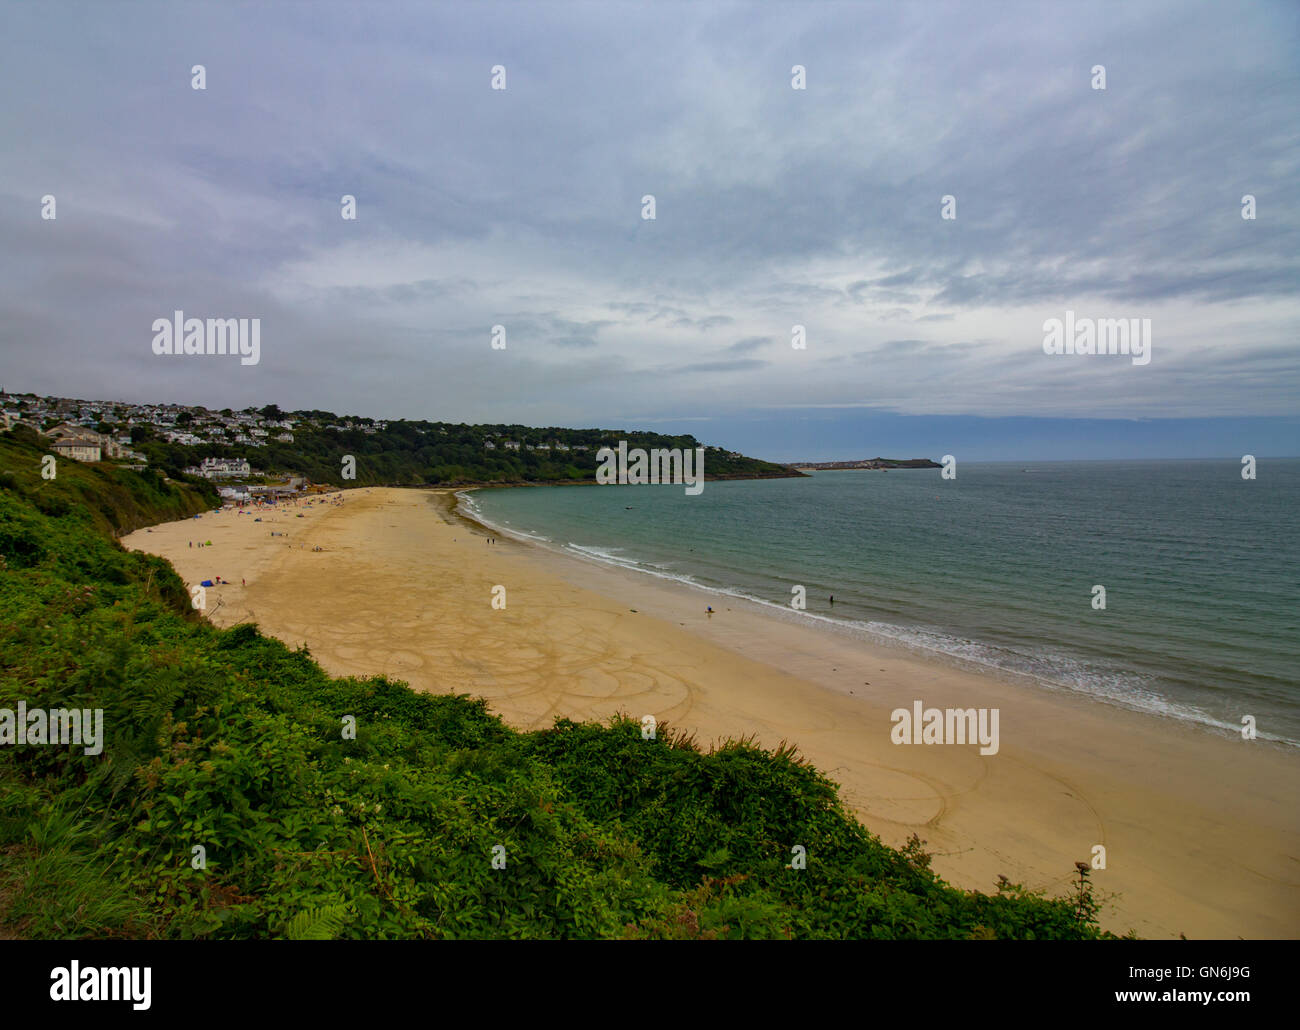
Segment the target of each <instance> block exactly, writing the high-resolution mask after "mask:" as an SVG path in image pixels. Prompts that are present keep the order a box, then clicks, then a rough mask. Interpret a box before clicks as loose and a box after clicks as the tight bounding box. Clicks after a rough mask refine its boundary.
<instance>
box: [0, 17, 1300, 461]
mask: <svg viewBox="0 0 1300 1030" xmlns="http://www.w3.org/2000/svg"><path fill="white" fill-rule="evenodd" d="M0 24H3V26H4V31H3V32H0V93H2V94H3V96H4V102H3V103H2V104H0V138H3V139H4V141H5V143H4V145H3V147H0V238H2V239H3V241H4V243H3V247H0V387H3V388H6V389H9V390H15V391H34V392H37V393H41V394H55V395H63V396H76V397H83V398H94V399H113V400H126V401H155V402H175V403H186V404H204V405H207V406H209V407H215V408H221V407H234V408H239V407H244V406H246V405H258V406H261V405H263V404H267V403H272V402H274V403H277V404H279V405H280V406H281V407H282V408H285V409H286V410H292V409H300V408H321V409H326V410H330V411H335V412H338V413H341V414H358V415H367V416H371V417H377V418H390V419H392V418H411V419H417V418H424V419H431V420H440V421H452V422H472V423H473V422H491V423H499V422H507V423H524V424H529V425H541V426H550V425H558V426H572V427H590V426H600V427H604V428H629V429H652V430H661V431H665V432H692V433H695V434H696V435H697V436H698V437H700V439H702V440H704V441H706V442H708V443H713V444H718V445H722V446H726V447H729V448H733V449H737V450H741V451H744V452H746V453H749V454H754V455H755V456H758V457H764V458H769V459H772V460H796V459H798V460H817V459H823V460H831V459H844V458H857V457H873V456H875V455H877V454H882V455H885V456H891V457H921V456H928V457H938V456H939V455H940V454H942V453H952V454H955V455H958V456H960V457H961V458H966V459H969V460H1001V459H1005V460H1019V459H1032V460H1050V459H1052V458H1105V457H1175V458H1177V457H1203V456H1232V455H1240V454H1243V453H1254V454H1257V455H1296V454H1300V361H1298V360H1297V350H1298V349H1300V348H1298V342H1300V200H1298V199H1297V191H1298V190H1300V117H1298V116H1297V112H1300V4H1297V3H1295V2H1293V0H1287V2H1277V3H1270V2H1263V0H1261V2H1245V3H1241V4H1230V5H1229V4H1219V3H1196V2H1186V0H1178V2H1168V3H1165V2H1142V0H1139V2H1127V3H1118V4H1107V3H1089V4H1078V5H1069V6H1067V5H1064V4H1061V5H1057V4H1044V3H1041V2H1035V3H1030V4H1024V5H1019V4H1016V3H997V4H991V3H959V4H945V3H938V2H925V3H906V4H896V3H888V4H885V3H881V4H877V3H851V4H841V3H823V2H817V0H811V2H800V3H789V4H786V3H777V2H772V3H692V4H677V3H669V2H656V3H650V4H639V3H638V4H633V3H619V2H606V3H530V4H521V3H506V4H488V3H473V4H471V3H468V2H465V3H445V4H442V3H428V2H425V3H418V4H396V3H383V2H379V3H373V4H364V5H362V4H349V5H335V4H330V3H313V4H291V3H274V4H250V5H244V4H239V3H221V4H199V3H187V2H184V0H179V2H174V3H167V4H151V3H123V4H102V3H86V4H65V3H59V2H57V0H56V2H45V3H40V4H37V3H22V2H11V0H0ZM196 65H202V66H203V74H204V82H203V85H204V86H205V88H203V89H195V88H193V87H194V73H193V68H194V66H196ZM796 65H798V66H801V67H802V68H803V79H804V82H803V84H804V85H805V87H806V88H803V89H795V88H792V86H793V83H794V78H795V75H794V72H793V69H794V67H795V66H796ZM1099 65H1100V66H1102V67H1104V69H1105V72H1104V74H1105V88H1104V89H1098V88H1094V87H1095V86H1096V85H1097V83H1098V79H1097V73H1096V72H1095V71H1094V69H1095V68H1096V66H1099ZM498 66H499V67H500V68H502V69H504V86H505V88H504V89H494V88H493V78H494V71H493V69H494V68H495V67H498ZM497 84H498V85H500V84H501V77H500V75H499V74H497ZM344 195H348V196H352V197H354V198H355V210H356V217H355V219H345V218H344V217H343V204H342V198H343V196H344ZM1246 195H1250V196H1251V197H1253V198H1254V207H1255V210H1254V214H1255V217H1254V218H1252V219H1246V218H1243V217H1242V213H1243V197H1244V196H1246ZM47 196H52V197H54V198H55V212H54V213H55V217H54V218H52V219H51V218H48V217H42V214H43V211H45V212H46V213H48V204H47V202H46V201H45V200H44V198H45V197H47ZM646 196H653V197H654V209H655V210H654V215H655V217H654V218H653V219H648V218H645V217H643V214H644V213H645V212H646V205H645V202H644V201H643V198H644V197H646ZM945 197H951V198H953V201H952V202H950V204H949V211H948V213H949V214H953V213H955V217H950V218H944V217H943V214H944V198H945ZM177 310H181V311H183V312H184V313H185V316H186V317H196V318H201V319H206V318H250V319H251V318H258V319H260V326H261V346H260V356H259V360H258V362H257V364H255V365H244V364H241V363H240V361H239V360H238V358H232V357H230V356H225V355H175V354H156V353H154V349H153V347H152V341H153V339H154V335H155V334H154V330H153V323H154V321H155V320H156V319H159V318H165V319H171V318H172V317H173V312H175V311H177ZM1067 311H1070V312H1074V317H1075V318H1077V319H1084V318H1091V319H1149V320H1150V326H1151V331H1150V333H1151V334H1150V342H1151V346H1150V361H1149V362H1148V363H1146V364H1136V363H1134V362H1133V361H1132V360H1131V358H1130V357H1129V356H1125V355H1111V354H1092V355H1083V354H1047V353H1045V352H1044V347H1043V341H1044V335H1045V331H1044V325H1045V323H1046V322H1047V321H1048V320H1050V319H1054V318H1055V319H1062V320H1064V319H1065V318H1066V312H1067ZM494 326H503V327H504V328H505V340H504V342H505V346H504V347H503V348H501V347H496V348H494V347H493V346H492V342H493V341H492V330H493V327H494ZM794 326H802V327H803V330H804V343H805V346H804V347H802V348H798V347H795V346H793V345H792V342H794V334H793V327H794ZM499 342H500V338H498V343H499Z"/></svg>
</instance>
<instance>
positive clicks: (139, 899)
mask: <svg viewBox="0 0 1300 1030" xmlns="http://www.w3.org/2000/svg"><path fill="white" fill-rule="evenodd" d="M42 456H43V452H42V450H41V449H40V447H39V446H37V445H36V444H33V443H28V442H23V441H21V440H14V439H12V438H3V439H0V475H2V476H3V479H2V480H0V527H2V530H0V710H4V709H7V710H9V711H11V712H12V711H15V710H16V709H17V708H18V706H19V704H20V703H22V704H25V705H26V706H27V709H28V710H29V711H31V710H35V709H44V710H49V709H56V708H57V709H70V708H78V709H102V711H103V719H104V733H103V739H102V746H103V750H102V753H99V754H87V753H86V752H85V749H84V748H81V747H75V746H65V745H43V746H42V745H36V744H24V743H16V744H9V745H6V746H2V747H0V938H3V937H20V938H64V939H79V938H119V937H133V938H169V939H193V938H254V937H259V938H260V937H288V938H360V937H366V938H439V937H545V938H575V937H580V938H600V937H620V938H683V937H686V938H741V937H770V938H786V937H825V938H902V937H929V938H933V937H948V938H976V939H988V938H994V937H1002V938H1025V937H1032V938H1078V937H1084V938H1091V937H1097V936H1099V935H1100V934H1099V930H1098V927H1097V923H1096V921H1095V911H1096V904H1095V902H1094V901H1093V898H1092V895H1091V892H1090V891H1089V890H1087V889H1086V888H1087V885H1086V884H1085V885H1084V889H1083V890H1081V891H1080V893H1079V894H1078V896H1077V897H1074V898H1069V899H1058V900H1053V899H1047V898H1044V897H1041V896H1039V895H1036V894H1033V893H1030V892H1027V891H1025V890H1022V889H1020V888H1019V887H1016V886H1015V885H1011V884H1007V883H1003V885H1002V886H1001V888H1000V889H999V890H998V891H997V892H996V893H993V894H982V893H972V892H968V891H962V890H957V889H954V888H953V887H951V886H948V885H947V884H945V883H944V882H943V881H942V880H940V879H939V878H938V877H937V876H936V875H935V874H934V873H933V872H932V871H931V869H930V868H929V859H928V857H927V856H926V855H925V853H924V852H923V850H922V849H921V846H920V842H919V841H914V842H913V843H912V844H911V845H909V846H908V847H907V848H904V849H902V850H894V849H891V848H889V847H886V846H885V845H884V844H882V843H881V842H880V841H879V840H878V839H876V838H875V837H874V836H872V835H871V834H870V833H868V832H867V831H866V830H865V829H864V828H863V827H862V826H861V825H859V824H858V823H857V822H856V821H855V820H854V819H853V818H852V817H851V816H850V815H849V814H848V813H847V812H846V811H845V809H844V807H843V805H842V803H841V802H840V800H839V798H838V797H837V794H836V790H835V786H834V784H832V783H831V782H830V781H828V780H827V779H826V778H825V777H824V776H822V775H821V774H820V773H818V772H817V771H816V770H814V769H813V768H812V767H810V766H809V765H808V764H806V763H805V762H803V761H801V760H800V759H799V758H798V756H797V755H795V754H794V753H793V752H791V751H789V750H782V751H778V752H770V751H765V750H763V749H761V748H758V747H755V746H753V745H752V744H750V743H746V742H744V741H738V742H733V743H730V744H727V745H725V746H723V747H721V748H719V749H717V750H715V751H711V752H705V751H703V750H701V749H699V748H697V747H696V746H695V745H694V744H693V743H692V742H691V741H690V740H689V739H684V738H682V737H681V736H679V735H676V734H674V733H672V732H671V731H668V732H665V731H663V729H662V727H661V731H660V733H659V735H658V739H656V740H643V739H642V737H641V733H640V726H639V724H638V723H636V722H633V721H631V720H627V719H619V720H615V721H614V722H613V723H612V724H610V725H607V726H597V725H579V724H575V723H573V722H569V721H566V720H560V721H558V722H556V724H555V725H554V726H553V727H552V728H551V729H547V730H542V731H538V732H533V733H520V732H515V731H513V730H511V729H509V728H508V727H506V726H505V725H503V724H502V723H501V721H500V720H499V719H497V718H496V717H494V716H493V715H491V714H490V713H489V712H488V711H487V709H486V706H485V703H484V702H483V701H481V700H474V699H470V698H468V697H463V696H438V695H427V694H417V693H415V692H413V691H411V690H410V689H409V688H408V687H406V686H405V685H404V684H401V683H397V682H393V681H390V680H387V679H384V678H382V677H376V678H372V679H353V678H343V679H336V678H332V677H330V676H328V675H327V674H326V673H325V672H323V671H322V670H321V668H320V667H319V666H318V665H317V664H316V663H315V662H314V661H313V660H312V659H311V657H310V655H309V654H308V653H307V652H306V651H305V650H302V651H291V650H289V649H288V648H286V647H285V646H284V645H282V644H280V643H278V642H276V641H274V640H270V639H267V638H265V637H262V636H261V635H259V633H258V632H257V629H256V628H255V627H253V626H249V625H244V626H239V627H235V628H233V629H229V630H220V629H216V628H214V627H213V626H212V625H211V624H210V623H208V622H206V621H205V620H203V619H202V618H200V617H199V616H198V614H197V613H195V612H194V611H192V610H191V609H190V607H189V605H188V603H187V602H188V597H187V594H186V591H185V586H184V584H183V583H182V582H181V580H180V579H179V578H178V577H177V576H176V574H175V572H174V571H173V570H172V568H171V567H170V565H168V564H167V563H166V562H164V561H162V560H161V559H159V558H156V557H153V556H149V555H143V554H137V553H131V552H127V551H125V550H123V549H122V548H121V547H120V545H118V543H117V542H116V541H115V540H114V539H113V538H112V533H111V531H112V530H114V529H120V528H125V527H127V526H129V525H132V524H134V523H135V521H136V520H137V519H138V517H139V516H140V515H141V514H142V513H143V512H145V511H147V509H148V508H149V506H151V505H152V504H154V503H155V501H156V502H157V503H158V508H157V511H156V514H157V516H158V517H159V518H165V517H171V516H172V515H174V514H176V513H177V512H178V511H184V510H187V509H188V507H189V506H190V505H192V504H193V503H197V501H198V500H199V499H200V498H199V497H198V495H197V494H195V493H194V492H193V491H192V490H191V488H189V487H186V486H175V485H163V486H160V485H159V483H157V482H154V481H151V480H150V478H149V476H148V475H147V474H146V475H142V476H138V477H137V478H138V479H139V480H140V482H139V483H138V484H135V485H132V484H130V483H129V482H128V481H127V480H126V479H123V478H121V477H130V476H135V475H136V474H135V473H132V472H129V471H125V470H116V471H113V472H111V473H107V474H105V473H102V472H101V471H100V470H97V469H95V468H93V467H88V466H78V465H76V464H75V463H68V462H61V463H60V465H59V470H58V475H57V478H56V479H53V480H44V479H41V478H40V475H39V467H40V459H41V458H42ZM100 491H106V492H105V494H104V496H103V497H102V499H101V498H100V497H99V492H100ZM349 720H355V727H356V733H355V739H348V737H347V735H346V734H344V733H343V732H342V730H343V728H344V727H345V726H346V725H348V721H349ZM801 866H802V868H801Z"/></svg>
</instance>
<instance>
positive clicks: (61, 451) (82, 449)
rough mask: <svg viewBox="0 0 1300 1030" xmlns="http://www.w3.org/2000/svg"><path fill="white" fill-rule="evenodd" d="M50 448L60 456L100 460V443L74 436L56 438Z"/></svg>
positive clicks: (83, 459)
mask: <svg viewBox="0 0 1300 1030" xmlns="http://www.w3.org/2000/svg"><path fill="white" fill-rule="evenodd" d="M50 450H52V451H53V452H54V453H55V454H57V455H58V456H59V457H60V458H71V459H72V460H73V461H99V460H100V450H99V444H97V443H87V442H86V441H85V440H77V439H74V438H72V437H68V438H66V439H63V440H55V441H54V443H52V444H50Z"/></svg>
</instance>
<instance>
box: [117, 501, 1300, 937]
mask: <svg viewBox="0 0 1300 1030" xmlns="http://www.w3.org/2000/svg"><path fill="white" fill-rule="evenodd" d="M448 499H449V498H448V496H447V494H446V492H440V491H417V490H387V489H373V490H352V491H347V492H344V493H342V494H327V495H322V498H321V499H319V500H317V501H316V502H315V503H307V502H305V501H302V502H298V503H297V505H296V506H288V507H285V506H282V507H281V508H280V509H279V510H277V511H258V512H256V513H246V514H237V513H236V512H235V511H233V510H227V511H224V512H222V513H221V514H216V515H214V514H207V515H204V516H202V517H201V518H199V519H191V520H186V521H183V522H176V523H171V524H168V525H163V526H156V527H153V528H152V529H151V530H142V531H139V532H136V533H134V534H132V535H130V536H129V537H127V538H125V539H124V540H123V544H124V545H125V546H127V547H130V548H134V549H137V550H144V551H149V552H151V553H154V554H158V555H161V556H163V557H165V558H167V559H168V560H169V561H171V563H172V564H173V565H174V566H175V568H176V569H177V571H178V572H179V573H180V575H181V576H182V577H183V578H184V579H185V581H186V583H187V584H194V583H197V582H199V581H200V580H202V579H212V578H215V577H216V576H220V577H221V578H222V580H224V581H226V583H225V584H224V585H221V586H216V587H212V588H209V589H208V590H207V613H208V615H209V617H210V618H211V619H212V620H213V621H214V622H215V623H217V624H219V625H223V626H229V625H233V624H235V623H239V622H245V621H251V622H255V623H257V624H258V626H259V627H260V628H261V630H262V631H263V632H265V633H267V634H270V635H272V636H275V637H277V638H279V639H281V640H283V641H284V642H285V643H287V644H289V645H291V646H295V647H296V646H300V645H303V644H306V646H307V647H308V648H309V649H310V650H311V653H312V655H313V656H314V657H315V658H316V659H317V660H318V661H319V662H320V663H321V665H322V666H323V667H324V668H325V669H327V670H328V671H330V672H331V673H335V674H347V675H373V674H384V675H386V676H389V677H392V678H396V679H402V680H405V681H407V682H408V683H410V685H411V686H412V687H413V688H415V689H416V690H422V691H431V692H455V693H468V694H472V695H476V696H481V697H484V698H486V699H487V700H488V701H489V703H490V704H491V706H492V708H493V709H494V710H495V711H496V712H497V713H499V714H500V715H501V716H502V718H504V719H505V720H506V722H508V723H509V724H511V725H513V726H515V727H518V728H521V729H535V728H540V727H546V726H549V725H550V724H551V723H552V722H553V720H555V719H556V718H559V717H568V718H573V719H578V720H601V721H603V720H604V719H606V718H607V717H608V716H610V715H612V714H614V713H616V712H624V713H627V714H629V715H632V716H634V717H636V718H638V719H639V718H641V717H642V716H644V715H647V714H648V715H653V716H654V717H655V719H656V720H658V722H659V723H661V724H662V723H665V722H666V723H669V724H670V725H672V726H673V727H674V728H676V729H679V730H689V731H691V732H693V733H695V735H696V737H697V739H698V741H699V742H700V743H701V744H703V745H708V744H710V743H716V742H720V741H723V740H725V739H728V738H738V737H742V736H751V735H752V736H753V737H755V738H756V739H757V740H758V742H760V743H761V744H763V745H765V746H769V747H772V746H776V745H777V744H779V743H781V742H782V741H787V742H790V743H792V744H795V745H797V747H798V748H799V750H800V752H801V753H802V754H803V755H805V756H806V757H807V758H808V759H810V760H811V761H812V762H813V763H814V764H815V765H816V766H817V767H818V768H819V769H820V770H821V771H822V772H824V773H825V774H826V775H828V776H829V777H830V778H831V779H833V780H835V781H836V782H838V783H839V784H841V786H842V796H843V797H844V799H845V801H846V803H847V804H848V805H849V806H850V807H851V808H852V809H853V810H854V811H855V812H856V813H857V815H858V817H859V818H860V819H861V820H862V822H863V823H864V824H865V825H866V826H867V827H868V828H869V829H870V830H872V831H873V832H874V833H876V834H878V835H879V836H880V837H881V838H883V839H884V840H885V841H887V842H889V843H891V844H900V843H902V842H903V841H904V840H906V839H907V837H908V836H909V835H910V834H912V833H914V832H915V833H917V834H919V835H920V837H921V838H922V839H924V840H925V841H926V842H927V844H926V847H927V850H929V851H930V852H931V853H932V854H933V856H934V867H935V869H936V870H937V871H938V872H939V873H940V874H941V875H943V876H944V877H945V878H946V879H948V880H949V881H950V882H952V883H954V884H956V885H959V886H962V887H967V888H972V889H979V890H986V891H987V890H992V889H993V887H994V884H995V882H996V880H997V878H998V876H999V875H1005V876H1006V877H1007V878H1008V879H1010V880H1011V881H1013V882H1018V883H1022V884H1024V885H1025V886H1026V887H1030V888H1034V889H1045V890H1047V891H1049V892H1050V893H1053V894H1061V893H1064V892H1066V891H1067V890H1068V889H1069V885H1070V884H1071V882H1072V880H1073V877H1074V863H1075V862H1077V861H1089V860H1090V859H1091V858H1092V855H1093V848H1094V846H1096V845H1102V846H1103V847H1104V848H1105V849H1106V868H1105V869H1099V870H1097V871H1095V872H1094V873H1093V874H1092V878H1093V881H1094V883H1095V884H1096V886H1097V889H1098V891H1099V893H1100V895H1101V897H1102V899H1103V901H1104V907H1103V910H1102V915H1101V922H1102V925H1103V926H1105V927H1106V928H1108V929H1111V930H1113V931H1115V932H1120V933H1122V932H1125V931H1127V930H1129V929H1133V930H1136V931H1137V932H1138V933H1139V934H1140V935H1142V936H1145V937H1153V938H1170V937H1177V936H1178V935H1179V934H1180V933H1182V934H1186V935H1187V936H1188V937H1193V938H1236V937H1239V936H1240V937H1246V938H1279V937H1295V936H1298V935H1300V861H1298V860H1297V858H1298V856H1300V816H1298V815H1297V812H1298V811H1300V804H1298V803H1300V758H1297V757H1296V756H1294V755H1293V754H1290V753H1286V752H1283V751H1282V750H1280V749H1278V748H1275V747H1273V746H1271V745H1267V744H1263V743H1260V742H1245V741H1241V740H1239V739H1230V738H1227V737H1218V736H1214V735H1212V734H1209V733H1206V732H1204V731H1201V730H1199V729H1195V728H1192V727H1187V726H1182V725H1178V724H1175V723H1173V722H1172V721H1168V720H1164V719H1160V718H1158V717H1154V716H1144V715H1140V714H1137V713H1133V712H1128V711H1121V710H1119V709H1115V708H1112V707H1109V706H1106V705H1103V704H1100V703H1096V702H1092V701H1088V700H1086V699H1083V698H1079V697H1075V696H1071V695H1068V694H1064V693H1060V694H1058V693H1052V692H1048V691H1046V690H1042V689H1038V688H1033V687H1030V686H1026V685H1024V684H1020V683H1015V682H1009V681H1004V680H1002V679H999V678H995V677H994V676H992V675H986V674H984V673H981V672H978V671H972V670H970V669H965V668H958V667H955V666H953V665H949V664H945V663H943V662H941V661H939V660H937V659H930V658H928V657H924V656H919V655H917V654H915V653H912V652H908V651H904V650H902V649H890V648H887V647H884V646H877V645H874V644H866V643H864V642H863V641H861V640H859V639H857V638H855V637H852V636H849V635H847V634H840V633H837V632H834V631H831V630H827V629H822V628H819V627H817V626H815V625H813V624H811V623H810V622H808V621H806V620H803V621H801V620H800V619H799V618H798V617H797V616H795V615H794V614H793V613H791V615H790V616H789V617H779V616H776V615H774V614H772V613H770V612H767V611H765V610H763V609H762V608H760V607H759V606H757V605H749V604H747V603H744V602H737V601H734V600H730V599H725V598H723V599H720V598H719V597H718V596H717V595H707V594H704V593H702V592H698V591H695V590H693V589H691V588H689V587H685V586H680V585H677V584H674V583H669V582H666V581H659V580H656V579H653V578H652V577H647V576H642V575H639V574H636V573H632V572H628V571H625V570H620V569H613V568H606V567H602V566H598V565H593V564H589V563H586V562H582V561H580V560H578V559H574V558H570V557H568V556H566V555H562V554H558V553H554V552H551V551H547V550H544V549H542V548H539V547H536V546H532V545H529V544H525V543H520V542H516V541H512V540H509V539H507V538H502V537H498V538H497V541H498V542H497V543H495V544H489V543H487V539H486V536H485V534H484V533H483V531H482V530H481V529H479V528H477V527H474V526H472V525H470V524H467V523H465V522H463V521H460V520H458V519H455V518H451V517H449V516H448V515H447V514H446V509H447V507H448V503H447V502H448ZM299 515H302V516H303V517H301V518H299V517H298V516H299ZM259 517H260V519H261V521H256V519H258V518H259ZM273 533H275V534H287V535H283V536H282V535H276V536H273V535H272V534H273ZM200 541H203V542H204V543H206V542H207V541H211V546H204V547H199V546H198V543H199V542H200ZM191 543H193V544H194V546H192V547H191V546H190V544H191ZM316 548H319V550H316ZM241 581H242V582H243V583H246V585H241ZM498 586H500V587H504V590H505V601H506V604H505V607H504V608H503V609H502V608H494V607H493V604H492V600H493V591H494V587H498ZM498 593H499V592H498ZM709 604H711V605H712V606H713V607H714V608H715V609H717V613H716V614H715V615H713V616H711V617H709V616H706V615H705V606H706V605H709ZM917 700H920V701H922V702H924V704H925V706H926V707H931V706H935V707H940V708H943V707H962V708H966V707H986V708H997V709H998V710H999V711H1000V747H999V750H998V752H997V754H994V755H981V754H980V753H979V748H978V746H975V745H935V746H925V745H897V744H894V743H893V742H892V741H891V734H890V731H891V729H892V728H893V724H892V723H891V721H890V713H891V711H893V710H894V709H896V708H908V709H910V708H911V707H912V705H913V703H914V702H915V701H917ZM814 857H815V856H810V859H812V858H814Z"/></svg>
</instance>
